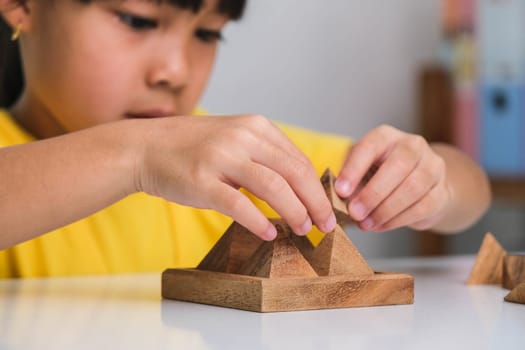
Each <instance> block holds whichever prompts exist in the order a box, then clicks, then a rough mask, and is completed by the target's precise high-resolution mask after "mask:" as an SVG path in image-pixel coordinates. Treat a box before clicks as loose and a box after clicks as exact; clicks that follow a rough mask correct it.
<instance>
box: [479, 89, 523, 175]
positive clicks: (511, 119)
mask: <svg viewBox="0 0 525 350" xmlns="http://www.w3.org/2000/svg"><path fill="white" fill-rule="evenodd" d="M480 89H481V91H480V94H481V99H480V104H481V106H480V107H481V130H480V132H481V137H480V143H481V145H480V149H481V161H482V164H483V166H484V167H485V169H486V170H487V172H488V173H489V174H490V175H492V176H517V175H523V174H525V154H524V150H525V140H524V139H525V138H524V136H523V135H524V134H525V108H524V107H525V103H524V99H525V85H523V84H516V83H511V82H509V83H504V82H501V83H484V84H482V85H481V88H480Z"/></svg>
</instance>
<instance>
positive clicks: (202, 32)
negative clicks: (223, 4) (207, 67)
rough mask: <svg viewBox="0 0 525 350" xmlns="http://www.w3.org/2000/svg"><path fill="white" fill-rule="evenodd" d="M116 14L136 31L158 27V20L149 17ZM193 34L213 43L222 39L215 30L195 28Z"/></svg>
mask: <svg viewBox="0 0 525 350" xmlns="http://www.w3.org/2000/svg"><path fill="white" fill-rule="evenodd" d="M117 16H118V18H119V19H120V21H121V22H122V23H124V24H125V25H127V26H128V27H130V28H131V29H132V30H134V31H137V32H140V31H146V30H150V29H155V28H157V27H158V22H157V21H156V20H154V19H151V18H147V17H142V16H137V15H132V14H129V13H125V12H117ZM195 36H196V37H197V38H198V39H199V40H201V41H202V42H205V43H214V42H217V41H222V40H223V36H222V33H221V32H220V31H217V30H210V29H197V31H196V32H195Z"/></svg>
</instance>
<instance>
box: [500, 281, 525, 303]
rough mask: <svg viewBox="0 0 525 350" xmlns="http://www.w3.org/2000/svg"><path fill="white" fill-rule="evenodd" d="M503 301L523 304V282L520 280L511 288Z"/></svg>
mask: <svg viewBox="0 0 525 350" xmlns="http://www.w3.org/2000/svg"><path fill="white" fill-rule="evenodd" d="M505 301H508V302H511V303H518V304H525V282H521V283H520V284H518V285H517V286H516V287H515V288H514V289H513V290H511V291H510V293H509V294H507V296H506V297H505Z"/></svg>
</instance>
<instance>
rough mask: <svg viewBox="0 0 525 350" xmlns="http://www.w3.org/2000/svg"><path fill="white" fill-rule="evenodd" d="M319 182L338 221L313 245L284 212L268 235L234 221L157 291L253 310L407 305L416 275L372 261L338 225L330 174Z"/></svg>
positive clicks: (338, 203) (342, 209) (343, 217)
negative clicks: (380, 268) (381, 268)
mask: <svg viewBox="0 0 525 350" xmlns="http://www.w3.org/2000/svg"><path fill="white" fill-rule="evenodd" d="M321 182H322V183H323V186H324V188H325V190H326V192H327V196H328V198H329V199H330V201H331V202H332V205H333V207H334V211H335V212H336V216H337V218H338V225H337V227H336V229H335V230H334V231H333V232H331V233H328V234H326V235H325V236H324V238H323V239H322V240H321V242H320V243H319V244H318V245H317V246H313V245H312V243H311V242H310V240H309V239H308V238H307V237H303V236H297V235H295V234H294V233H293V232H292V230H291V229H290V227H289V226H288V225H287V224H286V223H285V222H284V221H283V220H281V219H272V222H273V223H274V224H275V226H276V228H277V232H278V234H277V238H276V239H275V240H273V241H270V242H266V241H263V240H261V239H259V238H258V237H256V236H255V235H253V234H252V233H250V232H249V231H247V230H246V229H245V228H244V227H242V226H241V225H239V224H238V223H236V222H234V223H233V224H232V225H231V226H230V227H229V228H228V230H227V231H226V232H225V233H224V235H223V236H222V237H221V238H220V239H219V241H218V242H217V243H216V245H215V246H214V247H213V248H212V250H211V251H210V252H209V253H208V254H207V255H206V257H205V258H204V259H203V260H202V261H201V263H200V264H199V265H198V267H197V268H196V269H167V270H165V271H164V272H163V274H162V297H163V298H167V299H176V300H183V301H190V302H196V303H203V304H210V305H217V306H224V307H230V308H237V309H242V310H250V311H258V312H276V311H292V310H308V309H326V308H341V307H357V306H376V305H398V304H412V303H413V301H414V279H413V277H412V276H410V275H407V274H402V273H386V272H374V271H373V270H372V269H371V268H370V266H369V265H368V263H367V262H366V261H365V259H364V258H363V257H362V256H361V254H360V253H359V251H358V250H357V249H356V247H355V246H354V245H353V243H352V242H351V240H350V239H349V238H348V237H347V235H346V234H345V232H344V231H343V229H342V227H341V226H339V225H341V224H342V223H345V222H349V219H350V218H349V216H348V212H347V205H346V203H345V202H344V201H343V200H341V199H340V198H339V197H338V196H337V195H336V194H335V191H334V189H333V183H334V176H333V174H331V172H330V171H329V170H327V172H325V174H324V175H323V177H322V178H321Z"/></svg>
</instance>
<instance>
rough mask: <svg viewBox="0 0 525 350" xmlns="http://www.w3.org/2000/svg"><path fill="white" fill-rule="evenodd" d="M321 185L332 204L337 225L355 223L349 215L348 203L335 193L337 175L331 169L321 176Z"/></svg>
mask: <svg viewBox="0 0 525 350" xmlns="http://www.w3.org/2000/svg"><path fill="white" fill-rule="evenodd" d="M321 184H322V185H323V187H324V190H325V192H326V196H327V197H328V200H330V203H332V208H333V209H334V213H335V217H336V219H337V223H338V224H339V225H341V226H343V225H345V224H350V223H353V222H354V221H353V220H352V218H351V217H350V215H349V214H348V201H347V200H344V199H342V198H341V197H339V196H338V195H337V193H336V192H335V175H334V173H332V171H331V170H330V169H329V168H328V169H326V170H325V172H324V174H323V176H321Z"/></svg>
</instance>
